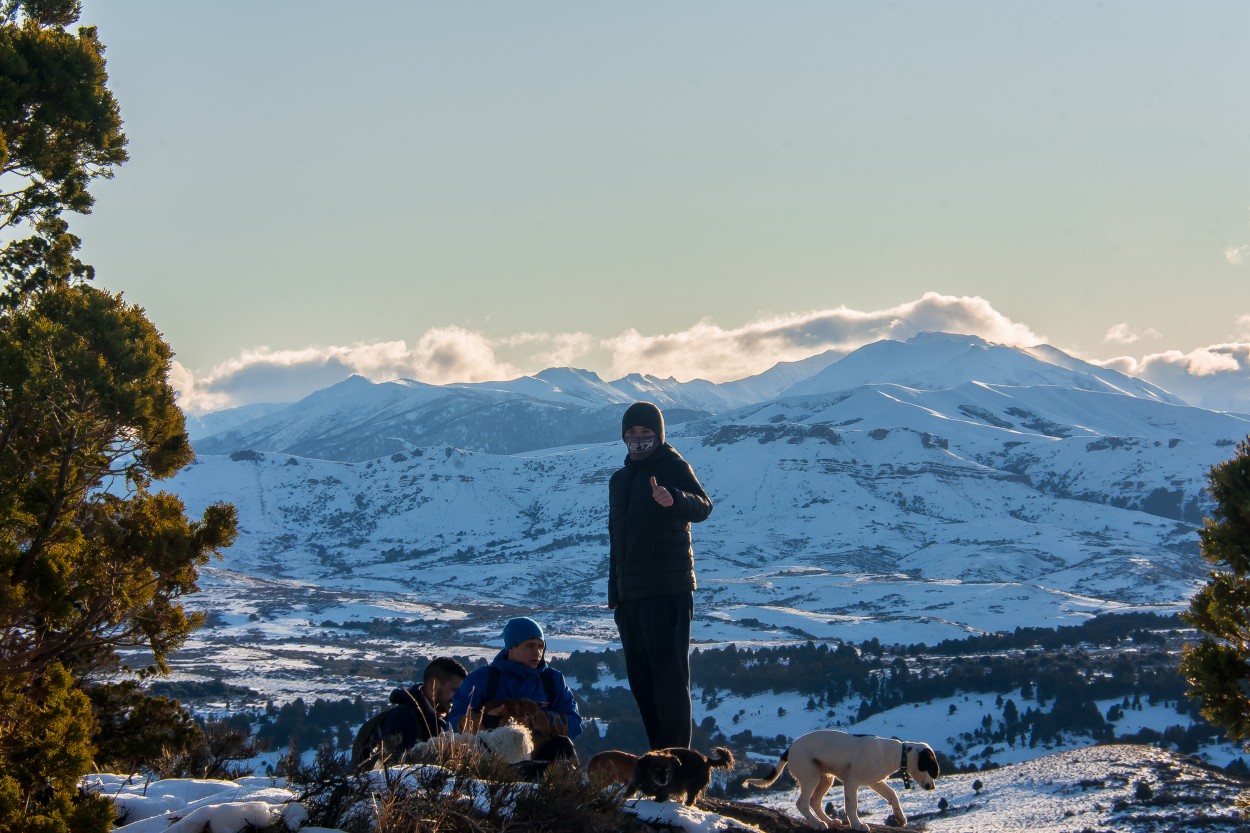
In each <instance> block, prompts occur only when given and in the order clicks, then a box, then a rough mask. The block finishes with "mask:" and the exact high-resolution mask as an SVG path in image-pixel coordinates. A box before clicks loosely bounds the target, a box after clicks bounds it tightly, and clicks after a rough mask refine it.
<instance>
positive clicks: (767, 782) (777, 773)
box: [742, 749, 790, 787]
mask: <svg viewBox="0 0 1250 833" xmlns="http://www.w3.org/2000/svg"><path fill="white" fill-rule="evenodd" d="M788 763H790V750H789V749H787V750H786V751H785V752H782V753H781V757H780V758H779V759H778V760H777V765H776V766H775V767H773V771H772V772H770V773H768V776H767V777H765V778H748V779H747V780H745V781H743V782H742V786H744V787H771V786H772V785H773V782H774V781H776V780H777V779H778V778H780V777H781V773H782V772H784V771H785V768H786V764H788Z"/></svg>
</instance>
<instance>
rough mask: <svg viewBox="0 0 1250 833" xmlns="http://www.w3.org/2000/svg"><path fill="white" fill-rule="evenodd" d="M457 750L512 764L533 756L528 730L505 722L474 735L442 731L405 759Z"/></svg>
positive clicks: (449, 752)
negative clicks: (500, 759)
mask: <svg viewBox="0 0 1250 833" xmlns="http://www.w3.org/2000/svg"><path fill="white" fill-rule="evenodd" d="M457 748H462V749H480V750H482V751H484V752H490V753H492V754H495V755H498V756H499V757H501V758H503V759H504V760H505V761H507V762H508V763H510V764H515V763H519V762H520V761H528V760H529V759H530V758H532V757H533V755H534V738H533V736H532V735H531V734H530V730H529V729H527V728H525V727H524V726H521V725H520V724H517V723H511V722H509V723H505V724H503V725H502V726H499V727H498V728H495V729H483V730H482V731H480V732H477V733H476V734H468V733H466V732H461V733H459V734H452V733H451V732H444V733H443V734H441V735H436V736H435V737H432V738H430V739H429V740H428V741H426V742H425V743H419V744H417V745H416V746H414V747H413V748H412V749H411V750H410V752H409V753H408V755H407V756H406V757H407V758H408V759H409V760H421V759H422V758H424V757H425V756H426V755H430V754H451V753H454V751H455V750H456V749H457Z"/></svg>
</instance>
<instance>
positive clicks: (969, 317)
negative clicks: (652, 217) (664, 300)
mask: <svg viewBox="0 0 1250 833" xmlns="http://www.w3.org/2000/svg"><path fill="white" fill-rule="evenodd" d="M924 331H942V332H951V333H965V334H969V335H977V336H981V337H982V338H984V339H985V340H987V341H992V342H996V343H999V344H1014V345H1023V346H1031V345H1034V344H1039V343H1041V342H1043V341H1045V339H1044V338H1043V337H1042V336H1040V335H1038V334H1037V333H1034V332H1033V331H1032V330H1031V329H1029V327H1027V326H1026V325H1024V324H1020V323H1018V322H1015V321H1012V320H1011V319H1009V318H1007V317H1006V316H1004V315H1003V314H1002V313H1000V312H998V311H997V310H995V309H994V308H993V307H992V306H991V305H990V303H989V302H988V301H986V300H985V299H984V298H979V297H967V296H964V297H955V296H951V295H941V294H939V293H936V292H928V293H925V295H924V296H923V297H922V298H920V299H919V300H918V301H911V302H908V303H906V304H900V305H899V306H896V307H891V308H889V309H884V310H873V311H867V312H865V311H860V310H853V309H850V308H848V307H838V308H836V309H832V310H819V311H816V312H808V313H801V314H793V315H783V316H776V317H773V318H765V319H760V320H757V321H752V322H750V323H748V324H746V325H744V326H742V327H738V328H735V329H724V328H722V327H720V326H719V325H717V324H715V323H713V322H711V321H700V322H699V323H697V324H695V325H694V326H693V327H690V328H689V329H686V330H682V331H680V332H675V333H666V334H663V335H644V334H642V333H640V332H638V331H637V330H632V329H631V330H627V331H626V332H624V333H622V334H621V335H619V336H615V337H614V338H609V339H605V340H604V342H603V346H604V347H606V348H607V349H608V351H609V352H610V353H611V354H612V358H611V363H612V373H613V374H614V375H616V376H620V375H624V374H626V373H650V374H653V375H656V376H674V377H676V378H678V379H694V378H703V379H709V380H711V381H713V382H724V381H729V380H732V379H740V378H742V377H744V376H750V375H752V374H755V373H760V372H762V371H764V370H767V369H768V368H770V367H772V366H773V365H774V364H776V363H777V362H782V361H796V360H798V359H803V358H807V357H808V356H813V355H815V354H817V353H822V352H824V351H826V350H839V351H850V350H854V349H856V348H858V347H862V346H864V345H865V344H869V343H871V342H874V341H880V340H881V339H887V338H889V339H905V338H909V337H911V336H913V335H915V334H916V333H919V332H924Z"/></svg>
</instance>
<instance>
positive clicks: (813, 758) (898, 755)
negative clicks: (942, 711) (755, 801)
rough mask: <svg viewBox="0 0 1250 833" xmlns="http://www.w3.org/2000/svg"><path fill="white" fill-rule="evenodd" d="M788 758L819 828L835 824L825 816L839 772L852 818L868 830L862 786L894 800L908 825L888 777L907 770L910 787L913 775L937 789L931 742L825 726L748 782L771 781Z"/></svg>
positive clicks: (804, 808)
mask: <svg viewBox="0 0 1250 833" xmlns="http://www.w3.org/2000/svg"><path fill="white" fill-rule="evenodd" d="M787 763H789V764H790V773H791V774H792V775H793V776H794V777H795V779H796V780H797V781H798V782H799V800H798V808H799V812H801V813H802V814H803V817H804V818H806V819H807V821H808V823H809V824H810V825H811V826H812V827H814V828H816V829H817V830H829V829H832V828H833V819H831V818H829V817H828V816H827V815H825V811H824V809H823V808H822V806H821V805H822V804H823V803H824V798H825V793H827V792H829V788H830V787H832V786H833V781H834V778H835V777H836V778H837V779H838V780H840V781H841V782H842V789H843V795H844V796H845V799H846V820H847V821H848V822H850V825H851V827H852V828H853V829H855V830H867V829H868V825H866V824H864V823H863V822H862V821H860V820H859V812H858V810H859V800H858V798H857V793H858V792H859V788H860V787H868V788H870V789H872V790H873V791H874V792H876V793H877V795H879V796H881V797H882V798H884V799H885V800H886V801H888V802H890V806H891V807H893V808H894V819H895V821H896V823H897V824H898V826H899V827H902V826H903V825H905V824H907V816H906V815H904V814H903V808H902V807H901V806H900V805H899V803H898V793H896V792H894V790H892V789H891V788H890V785H889V784H887V783H885V779H887V778H889V777H890V776H891V775H893V774H894V773H895V772H898V771H899V770H900V769H901V770H902V771H903V783H904V784H905V785H907V786H909V787H910V786H911V780H912V779H915V781H916V783H917V784H919V785H920V786H922V787H924V788H925V789H926V790H931V789H933V787H934V783H933V779H934V778H937V776H938V762H937V756H936V755H934V754H933V750H932V749H931V748H930V747H929V745H928V744H927V743H907V742H904V741H901V740H897V739H895V738H879V737H874V736H872V735H851V734H847V733H846V732H837V731H834V730H832V729H823V730H821V731H818V732H809V733H808V734H806V735H803V736H802V737H800V738H797V739H796V740H795V741H794V743H792V744H790V748H789V749H787V750H786V751H785V752H783V753H782V754H781V759H780V760H779V761H777V766H776V767H774V768H773V771H772V772H771V773H770V774H769V775H768V777H767V778H748V779H747V780H746V781H744V782H743V784H744V785H745V786H750V787H768V786H771V785H772V783H773V782H774V781H776V780H777V778H778V776H780V775H781V772H782V770H784V769H785V768H786V764H787Z"/></svg>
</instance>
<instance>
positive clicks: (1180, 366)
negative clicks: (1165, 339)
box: [1096, 343, 1250, 413]
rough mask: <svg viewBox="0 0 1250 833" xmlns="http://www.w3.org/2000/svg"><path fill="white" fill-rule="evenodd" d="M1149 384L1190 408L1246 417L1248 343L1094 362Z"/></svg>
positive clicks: (1249, 365)
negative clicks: (1161, 389) (1233, 412)
mask: <svg viewBox="0 0 1250 833" xmlns="http://www.w3.org/2000/svg"><path fill="white" fill-rule="evenodd" d="M1096 364H1100V365H1103V366H1104V367H1111V368H1114V369H1116V370H1119V371H1121V372H1122V373H1128V374H1129V375H1132V376H1137V377H1140V378H1142V379H1145V380H1146V381H1148V382H1153V383H1154V384H1156V385H1158V386H1159V387H1161V388H1163V389H1164V390H1166V391H1168V392H1169V393H1173V394H1175V395H1177V396H1179V397H1180V398H1181V399H1184V400H1185V401H1186V402H1188V403H1190V404H1191V405H1198V406H1200V407H1203V408H1211V409H1213V410H1221V411H1239V412H1242V413H1250V343H1230V344H1213V345H1211V346H1209V347H1200V348H1198V349H1196V350H1190V351H1188V352H1183V351H1180V350H1165V351H1163V352H1161V353H1152V354H1150V355H1147V356H1143V357H1142V358H1140V359H1138V358H1133V357H1131V356H1120V357H1118V358H1115V359H1110V360H1107V361H1100V362H1096Z"/></svg>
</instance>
